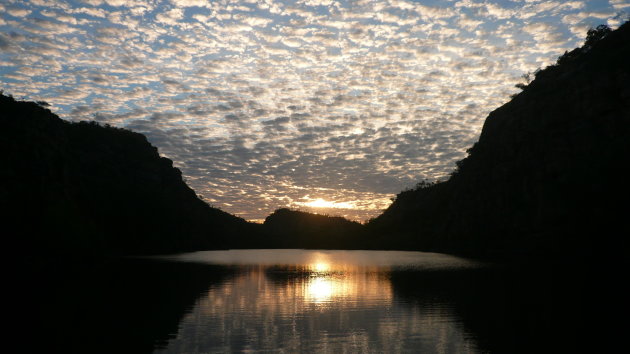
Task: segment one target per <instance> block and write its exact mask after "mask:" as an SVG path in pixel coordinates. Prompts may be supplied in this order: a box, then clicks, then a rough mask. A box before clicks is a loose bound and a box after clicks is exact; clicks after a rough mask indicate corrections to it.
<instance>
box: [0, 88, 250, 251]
mask: <svg viewBox="0 0 630 354" xmlns="http://www.w3.org/2000/svg"><path fill="white" fill-rule="evenodd" d="M0 124H1V126H2V128H1V129H0V149H1V151H2V153H3V162H2V169H1V172H0V203H1V207H2V209H3V210H5V212H3V214H2V223H3V228H4V230H5V231H4V232H3V234H4V235H5V236H4V238H5V240H6V241H8V242H10V243H11V246H12V247H13V248H14V249H15V250H16V251H17V252H29V253H37V252H42V253H58V254H77V253H88V254H90V253H114V254H129V253H157V252H174V251H183V250H193V249H212V248H214V249H216V248H224V247H227V246H229V244H228V241H233V240H234V237H235V236H238V235H240V234H243V233H244V232H243V230H245V229H248V228H250V227H251V225H249V224H247V223H246V222H245V221H244V220H242V219H240V218H237V217H235V216H233V215H230V214H228V213H225V212H223V211H221V210H219V209H215V208H212V207H210V206H208V205H207V204H206V203H205V202H203V201H202V200H200V199H199V198H198V197H197V196H196V194H195V192H194V191H193V190H192V189H190V188H189V187H188V186H187V185H186V184H185V183H184V181H183V180H182V176H181V172H180V171H179V170H178V169H177V168H174V167H173V164H172V161H171V160H169V159H167V158H164V157H160V156H159V154H158V151H157V149H156V148H155V147H153V146H152V145H151V144H149V142H148V141H147V140H146V138H145V137H144V136H143V135H141V134H138V133H134V132H131V131H128V130H125V129H118V128H113V127H108V126H100V125H98V124H96V123H93V122H92V123H85V122H81V123H69V122H66V121H63V120H61V119H59V118H58V117H57V116H56V115H54V114H52V113H51V112H50V111H49V110H47V109H45V108H44V107H42V104H41V103H40V104H37V103H33V102H18V101H15V100H14V99H13V98H11V97H7V96H4V95H2V96H0ZM8 230H11V231H8ZM7 231H8V232H7ZM5 232H6V233H5Z"/></svg>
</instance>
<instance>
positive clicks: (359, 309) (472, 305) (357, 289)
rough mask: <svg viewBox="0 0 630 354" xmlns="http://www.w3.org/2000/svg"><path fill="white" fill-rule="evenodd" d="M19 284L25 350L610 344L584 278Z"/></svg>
mask: <svg viewBox="0 0 630 354" xmlns="http://www.w3.org/2000/svg"><path fill="white" fill-rule="evenodd" d="M569 268H571V267H569ZM23 279H24V280H25V281H24V283H23V284H22V285H21V286H20V287H19V289H17V290H16V293H17V294H18V295H19V296H18V298H19V301H17V302H15V303H12V302H9V303H8V304H9V305H10V306H12V307H13V310H16V312H17V314H16V317H15V319H12V320H11V321H12V322H13V323H12V325H13V327H15V328H17V329H18V331H17V332H18V334H16V336H15V337H14V338H13V339H12V342H13V343H17V344H18V348H19V350H18V351H21V352H34V351H41V352H60V353H61V352H63V353H67V352H77V353H79V352H80V353H92V352H99V353H148V352H157V353H228V352H256V351H264V352H286V353H289V352H291V353H292V352H323V353H326V352H328V353H361V352H363V353H397V352H414V353H538V352H566V353H569V352H587V351H588V350H592V349H597V348H598V346H599V344H602V345H603V344H604V343H599V342H598V340H593V338H592V337H594V335H595V332H596V331H595V330H594V328H596V327H601V325H602V324H598V323H593V322H592V318H593V314H594V313H597V308H598V306H599V307H600V308H605V307H606V306H605V304H604V305H602V304H601V303H599V302H598V301H599V300H595V299H594V298H589V297H588V296H586V295H585V294H587V293H588V290H589V289H588V287H589V286H590V285H588V284H589V282H588V278H587V275H585V274H581V275H580V274H576V269H573V268H571V269H565V268H563V267H557V268H556V267H549V266H547V267H544V268H543V269H539V268H536V267H527V269H523V268H522V267H519V268H514V267H505V266H496V265H489V264H482V263H479V262H475V261H470V260H465V259H462V258H457V257H453V256H447V255H441V254H434V253H422V252H395V251H323V250H322V251H317V250H233V251H208V252H196V253H189V254H182V255H175V256H166V257H153V258H143V259H126V260H118V261H110V262H105V263H98V264H91V265H85V264H81V265H73V266H69V265H64V266H60V265H54V266H53V265H51V266H50V267H43V268H42V267H40V270H39V271H38V272H34V273H32V274H30V275H29V278H28V279H27V278H25V277H23ZM593 309H595V311H593ZM621 332H623V331H621ZM587 345H588V347H587Z"/></svg>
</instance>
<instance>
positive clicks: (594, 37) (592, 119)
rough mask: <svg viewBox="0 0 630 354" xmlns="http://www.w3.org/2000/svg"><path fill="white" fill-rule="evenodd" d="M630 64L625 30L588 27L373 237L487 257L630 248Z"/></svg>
mask: <svg viewBox="0 0 630 354" xmlns="http://www.w3.org/2000/svg"><path fill="white" fill-rule="evenodd" d="M629 60H630V25H629V23H625V24H624V25H622V26H621V27H620V28H619V29H617V30H615V31H610V29H608V28H607V27H606V26H600V27H598V28H597V29H593V30H591V31H589V33H588V36H587V41H586V43H585V45H584V46H583V47H581V48H578V49H575V50H573V51H571V52H567V53H565V54H564V55H562V56H561V57H560V58H559V59H558V63H557V64H556V65H552V66H549V67H547V68H545V69H543V70H539V71H537V72H536V73H535V78H534V79H533V81H531V82H530V83H529V84H527V85H525V84H522V85H519V87H520V88H522V92H520V93H519V94H517V95H515V96H514V97H513V99H512V100H511V101H510V102H508V103H506V104H505V105H503V106H502V107H500V108H498V109H496V110H495V111H493V112H492V113H490V115H489V116H488V118H487V119H486V121H485V124H484V126H483V130H482V132H481V135H480V138H479V141H478V142H477V143H476V144H474V146H473V147H472V148H470V149H469V150H468V153H469V156H468V157H467V158H465V159H463V160H461V161H459V162H458V163H457V169H456V171H455V172H453V174H452V175H451V177H450V178H449V179H448V180H447V181H445V182H440V183H421V184H420V185H419V186H418V187H417V188H416V189H413V190H409V191H404V192H402V193H400V194H398V196H397V197H396V199H395V201H394V203H393V204H392V205H391V206H390V207H389V208H388V209H387V210H386V211H385V212H384V213H383V214H382V215H380V216H379V217H377V218H375V219H373V220H372V221H371V222H370V223H369V224H368V225H367V228H368V229H369V232H370V234H371V236H370V238H371V239H373V240H374V241H373V242H375V243H376V244H379V245H388V247H387V248H406V249H417V250H430V251H441V252H450V253H460V254H469V255H475V256H483V257H487V256H498V257H504V256H509V257H514V256H518V255H522V256H526V257H529V256H532V255H552V254H560V253H562V254H565V255H575V256H584V255H588V254H594V253H598V252H600V251H606V252H615V251H621V250H623V249H625V247H626V242H627V241H626V240H625V238H624V237H622V236H621V235H627V234H629V232H628V231H629V230H628V229H629V227H628V223H627V221H626V220H625V219H626V215H627V211H628V197H629V196H630V193H629V190H630V188H629V185H628V182H627V176H626V174H625V173H624V172H623V171H625V167H626V164H627V162H628V156H630V155H629V154H630V72H629V71H630V70H629V69H630V65H628V62H629ZM384 237H387V238H386V239H385V238H384Z"/></svg>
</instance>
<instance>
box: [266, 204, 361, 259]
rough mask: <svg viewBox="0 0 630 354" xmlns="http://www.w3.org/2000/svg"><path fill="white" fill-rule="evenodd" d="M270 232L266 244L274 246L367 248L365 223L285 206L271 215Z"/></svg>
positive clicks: (267, 219)
mask: <svg viewBox="0 0 630 354" xmlns="http://www.w3.org/2000/svg"><path fill="white" fill-rule="evenodd" d="M263 227H264V230H265V232H266V233H267V235H268V243H267V244H266V245H265V246H264V247H274V248H324V249H357V248H363V246H364V242H362V239H361V233H362V231H363V225H361V224H359V223H358V222H354V221H350V220H347V219H345V218H343V217H340V216H327V215H319V214H312V213H307V212H303V211H297V210H290V209H287V208H282V209H278V210H276V211H274V212H273V213H272V214H271V215H269V216H267V218H266V219H265V222H264V224H263Z"/></svg>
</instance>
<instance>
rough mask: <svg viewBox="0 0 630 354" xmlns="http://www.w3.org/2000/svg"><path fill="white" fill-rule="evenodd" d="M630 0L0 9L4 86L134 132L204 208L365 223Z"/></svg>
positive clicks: (18, 1)
mask: <svg viewBox="0 0 630 354" xmlns="http://www.w3.org/2000/svg"><path fill="white" fill-rule="evenodd" d="M629 11H630V1H629V0H609V1H586V0H582V1H539V0H503V1H499V0H496V1H493V0H486V1H473V0H441V1H440V0H427V1H424V0H422V1H395V0H392V1H378V0H374V1H329V0H303V1H276V0H261V1H255V0H249V1H248V0H245V1H205V0H165V1H160V0H149V1H139V0H76V1H64V0H57V1H54V0H53V1H51V0H30V1H28V0H27V1H24V0H2V2H0V80H1V88H2V89H4V90H5V92H7V93H11V94H13V95H14V96H16V97H17V98H26V99H32V100H45V101H47V102H48V103H50V104H51V105H52V109H53V111H55V112H57V113H59V114H60V115H61V117H62V118H64V119H69V120H85V119H94V120H97V121H99V122H101V123H109V124H112V125H116V126H121V127H126V128H129V129H132V130H135V131H138V132H141V133H144V134H145V135H147V137H148V138H149V140H150V141H151V142H152V143H153V144H154V145H156V146H158V147H159V149H160V152H161V153H162V154H163V155H165V156H167V157H169V158H171V159H173V160H174V161H175V163H176V165H177V166H178V167H179V168H180V169H182V171H183V173H184V175H185V176H186V178H187V180H188V183H189V184H190V185H191V187H193V188H194V189H195V190H196V191H197V192H198V193H199V194H201V195H203V196H204V197H205V199H206V200H207V201H208V202H210V203H212V204H213V205H215V206H218V207H220V208H222V209H224V210H226V211H228V212H232V213H235V214H237V215H239V216H242V217H244V218H246V219H250V220H260V219H262V218H264V217H265V216H266V215H267V214H269V213H270V212H271V211H273V210H274V209H276V208H279V207H287V206H288V207H294V208H302V209H307V208H309V207H311V208H317V210H323V211H328V212H331V213H334V214H337V215H343V216H346V217H349V218H352V219H355V220H365V219H367V218H369V217H372V216H375V215H377V214H378V213H379V212H380V210H382V209H383V208H385V207H387V205H388V204H389V202H390V199H389V198H390V197H391V196H392V195H393V194H394V193H397V192H398V191H400V190H401V189H403V188H405V187H409V186H412V185H413V184H414V183H415V182H417V181H419V180H421V179H429V180H435V179H438V178H444V177H445V176H448V174H449V172H450V171H451V170H452V169H453V167H454V162H455V161H456V160H459V159H461V158H462V157H464V154H465V152H464V151H465V150H466V148H467V147H469V146H470V145H471V144H472V143H473V142H474V141H475V140H477V137H478V134H479V132H480V130H481V124H482V123H483V120H484V118H485V116H486V115H487V114H488V113H489V112H490V111H491V110H492V109H494V108H496V107H498V106H499V105H500V104H502V103H503V102H505V101H506V100H508V99H509V96H510V94H513V93H515V92H516V91H517V89H515V88H514V84H516V83H518V82H519V81H520V80H522V79H521V78H520V76H521V75H522V74H523V73H526V72H530V71H534V70H535V69H536V68H539V67H544V66H546V65H549V64H551V63H553V62H554V61H555V59H556V58H557V56H558V55H560V54H562V53H563V52H564V50H567V49H571V48H573V47H575V46H577V45H579V44H581V42H582V41H583V39H584V36H585V33H586V30H587V29H588V28H589V27H594V26H596V25H598V24H602V23H604V24H608V25H610V26H611V27H613V28H615V27H616V26H618V25H619V24H620V23H622V22H623V21H625V20H626V19H627V18H628V12H629Z"/></svg>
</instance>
